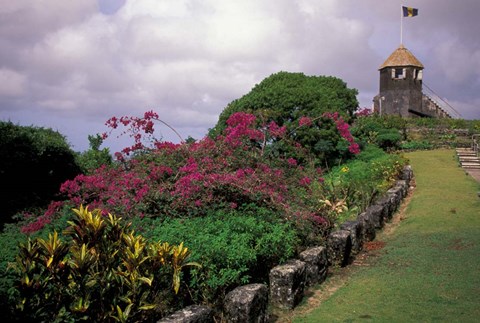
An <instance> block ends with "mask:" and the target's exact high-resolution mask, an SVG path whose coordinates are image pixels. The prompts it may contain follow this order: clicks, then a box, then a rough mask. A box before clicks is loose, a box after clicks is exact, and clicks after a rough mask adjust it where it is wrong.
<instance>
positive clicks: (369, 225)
mask: <svg viewBox="0 0 480 323" xmlns="http://www.w3.org/2000/svg"><path fill="white" fill-rule="evenodd" d="M357 220H358V222H360V223H361V224H362V227H363V232H362V236H363V238H364V239H365V241H372V240H374V239H375V236H376V232H375V224H374V223H373V219H372V218H371V214H370V213H367V212H363V213H360V214H359V215H358V216H357Z"/></svg>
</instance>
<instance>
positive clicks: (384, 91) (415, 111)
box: [373, 45, 423, 117]
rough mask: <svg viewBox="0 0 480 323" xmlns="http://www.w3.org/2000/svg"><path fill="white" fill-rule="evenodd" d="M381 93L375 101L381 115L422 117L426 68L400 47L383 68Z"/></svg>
mask: <svg viewBox="0 0 480 323" xmlns="http://www.w3.org/2000/svg"><path fill="white" fill-rule="evenodd" d="M379 71H380V93H379V94H378V95H377V96H375V98H374V99H373V102H374V105H373V106H374V111H375V112H377V113H379V114H380V115H384V114H390V115H398V116H402V117H413V116H423V115H422V112H421V111H422V99H423V94H422V77H423V65H422V63H420V61H419V60H418V59H417V58H416V57H415V56H414V55H413V54H412V53H411V52H410V51H409V50H408V49H406V48H405V47H404V46H403V45H400V47H398V48H397V49H396V50H395V51H394V52H393V53H392V54H391V55H390V56H389V57H388V58H387V60H386V61H385V62H384V63H383V64H382V65H381V66H380V68H379Z"/></svg>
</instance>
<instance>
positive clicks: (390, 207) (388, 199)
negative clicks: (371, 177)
mask: <svg viewBox="0 0 480 323" xmlns="http://www.w3.org/2000/svg"><path fill="white" fill-rule="evenodd" d="M394 203H395V197H394V196H391V195H388V194H387V195H385V196H382V197H381V198H380V199H378V200H377V201H376V202H375V205H379V206H381V207H382V216H383V220H384V222H388V221H390V220H391V219H392V216H393V212H394V211H395V210H394Z"/></svg>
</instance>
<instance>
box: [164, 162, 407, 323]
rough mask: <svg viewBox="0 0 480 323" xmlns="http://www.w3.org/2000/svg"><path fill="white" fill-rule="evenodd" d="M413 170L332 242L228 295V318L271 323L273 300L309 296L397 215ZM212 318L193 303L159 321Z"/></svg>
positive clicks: (289, 301)
mask: <svg viewBox="0 0 480 323" xmlns="http://www.w3.org/2000/svg"><path fill="white" fill-rule="evenodd" d="M412 178H413V171H412V168H411V167H410V166H406V167H404V169H403V171H402V172H401V174H400V180H398V181H397V182H396V183H395V185H394V186H393V187H392V188H391V189H389V190H388V191H387V193H386V195H385V196H383V197H382V198H380V199H378V200H377V201H376V202H375V203H374V204H372V205H370V206H369V207H368V208H367V210H365V212H363V213H361V214H359V215H358V216H357V219H356V220H353V221H347V222H345V223H343V224H342V225H341V226H340V228H339V230H337V231H334V232H332V233H330V235H329V236H328V238H327V246H326V247H321V246H319V247H314V248H310V249H307V250H305V251H304V252H302V253H301V254H300V255H299V259H292V260H290V261H288V262H287V263H286V264H283V265H280V266H277V267H275V268H273V269H272V270H271V271H270V276H269V280H270V282H269V286H267V285H264V284H250V285H246V286H240V287H238V288H236V289H234V290H233V291H231V292H230V293H228V294H227V295H226V297H225V300H224V318H225V320H226V321H227V322H245V323H264V322H268V313H267V307H268V305H271V306H274V307H278V308H283V309H292V308H294V307H295V306H296V305H297V304H298V303H299V302H300V301H301V300H302V298H303V294H304V290H305V288H306V287H307V286H312V285H315V284H318V283H321V282H323V281H324V280H325V278H326V276H327V272H328V267H329V266H332V265H333V266H346V265H348V264H349V263H350V261H351V259H352V257H353V256H354V255H355V254H357V253H358V252H360V251H361V250H362V246H363V243H364V242H366V241H371V240H373V239H375V235H376V231H377V230H380V229H382V228H383V226H384V224H385V223H386V222H388V221H389V220H391V219H392V217H393V214H394V213H395V212H396V211H397V210H398V208H399V207H400V203H401V201H402V199H404V198H405V197H406V196H407V193H408V190H409V187H410V182H411V180H412ZM173 322H175V323H207V322H214V321H213V316H212V310H211V309H209V308H208V307H205V306H190V307H187V308H185V309H184V310H182V311H179V312H176V313H174V314H173V315H172V316H170V317H167V318H165V319H162V320H161V321H159V323H173Z"/></svg>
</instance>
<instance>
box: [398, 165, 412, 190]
mask: <svg viewBox="0 0 480 323" xmlns="http://www.w3.org/2000/svg"><path fill="white" fill-rule="evenodd" d="M412 178H413V170H412V166H410V165H407V166H405V167H403V170H402V172H401V174H400V179H402V180H404V181H405V182H406V183H407V186H410V182H411V180H412Z"/></svg>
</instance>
